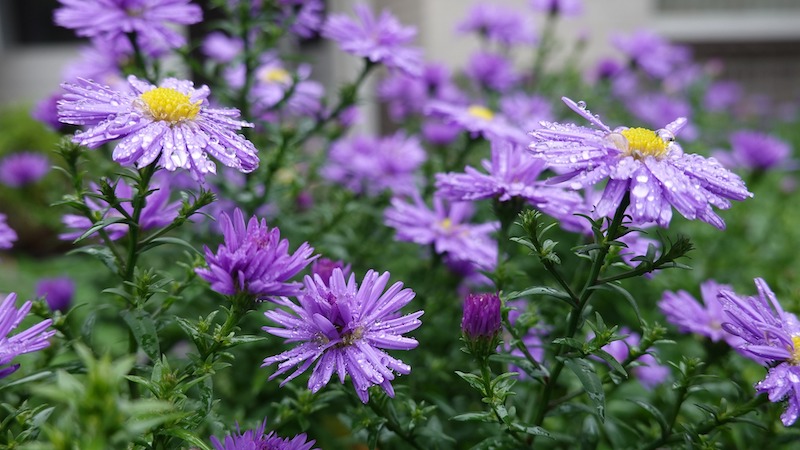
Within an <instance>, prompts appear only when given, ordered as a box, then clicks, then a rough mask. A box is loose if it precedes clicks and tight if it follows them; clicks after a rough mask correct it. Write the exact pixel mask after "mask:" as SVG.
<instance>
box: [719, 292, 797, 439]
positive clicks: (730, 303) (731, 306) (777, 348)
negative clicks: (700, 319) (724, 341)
mask: <svg viewBox="0 0 800 450" xmlns="http://www.w3.org/2000/svg"><path fill="white" fill-rule="evenodd" d="M755 283H756V287H757V289H758V296H757V297H740V296H738V295H736V293H734V292H732V291H729V290H722V291H720V293H719V300H720V302H722V308H723V310H724V311H725V313H726V314H727V315H728V320H729V321H728V322H725V323H723V324H722V328H723V329H724V330H725V331H727V332H728V333H731V334H733V335H735V336H738V337H740V338H742V339H743V341H744V343H743V344H742V345H741V346H740V347H739V349H740V350H741V351H742V352H743V353H745V354H749V355H752V356H754V357H755V358H760V359H761V361H762V363H763V364H765V365H770V366H772V367H770V369H769V372H768V373H767V376H766V377H765V378H764V379H763V380H762V381H759V382H758V383H756V386H755V388H756V391H757V392H759V393H766V394H767V395H768V396H769V400H770V401H771V402H780V401H783V400H788V402H787V405H786V411H784V413H783V414H782V415H781V421H782V422H783V424H784V425H785V426H787V427H788V426H790V425H792V424H793V423H795V421H797V417H798V415H799V414H800V381H798V380H800V322H798V320H797V316H795V315H794V314H792V313H787V312H784V310H783V308H781V305H780V303H778V299H777V298H776V297H775V294H774V293H773V292H772V290H771V289H770V288H769V286H767V283H766V282H765V281H764V280H763V279H761V278H756V279H755Z"/></svg>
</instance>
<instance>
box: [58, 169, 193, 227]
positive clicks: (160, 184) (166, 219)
mask: <svg viewBox="0 0 800 450" xmlns="http://www.w3.org/2000/svg"><path fill="white" fill-rule="evenodd" d="M150 188H151V189H153V190H154V192H153V193H151V194H150V195H149V196H148V197H147V200H146V202H145V205H144V208H142V211H141V213H140V216H139V229H141V230H151V229H154V228H160V227H163V226H166V225H168V224H169V223H171V222H172V221H173V220H174V219H175V217H177V215H178V208H180V202H172V203H169V197H170V189H169V183H168V182H167V180H166V178H164V177H163V176H156V177H154V178H153V183H152V185H151V186H150ZM92 190H93V191H94V192H95V193H99V192H100V188H99V186H97V185H96V184H94V183H92ZM114 195H115V196H116V197H117V198H118V199H120V200H122V201H120V207H121V208H122V209H123V210H124V211H125V212H126V213H127V214H128V215H131V214H133V205H131V201H130V200H131V199H132V198H133V196H134V192H133V188H132V187H130V186H129V185H128V184H127V183H126V182H124V181H122V180H117V183H116V185H114ZM85 202H86V206H88V207H89V209H90V210H92V211H93V212H94V213H95V216H96V217H97V219H108V218H112V217H124V216H123V214H122V213H120V212H119V211H117V210H116V209H114V208H110V207H109V205H108V203H107V202H105V201H103V200H99V199H96V198H93V197H88V196H87V197H85ZM61 220H62V222H63V223H64V225H65V226H66V227H67V228H71V229H72V230H73V231H68V232H66V233H62V234H60V235H59V236H58V237H59V238H61V239H65V240H74V239H77V238H79V237H80V236H82V235H83V234H84V233H85V232H86V230H88V229H89V228H91V227H92V226H93V225H94V223H93V222H92V221H91V220H89V218H87V217H85V216H79V215H76V214H65V215H64V217H63V218H62V219H61ZM104 230H105V232H106V233H108V237H109V238H110V239H111V240H117V239H119V238H121V237H123V236H125V235H126V234H128V225H127V224H124V223H114V224H111V225H109V226H107V227H105V228H104ZM92 234H94V233H92Z"/></svg>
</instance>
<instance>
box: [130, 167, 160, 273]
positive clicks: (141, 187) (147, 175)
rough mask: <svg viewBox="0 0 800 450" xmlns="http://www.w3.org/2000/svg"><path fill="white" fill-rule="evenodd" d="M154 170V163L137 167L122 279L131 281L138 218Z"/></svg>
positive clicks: (136, 253)
mask: <svg viewBox="0 0 800 450" xmlns="http://www.w3.org/2000/svg"><path fill="white" fill-rule="evenodd" d="M155 171H156V165H155V164H150V165H148V166H145V167H144V168H142V169H139V178H140V179H139V184H138V186H137V192H136V195H134V197H133V199H132V200H131V206H132V208H133V214H132V215H131V219H132V221H133V223H132V224H130V225H129V226H128V259H127V262H126V263H125V274H124V276H123V280H124V281H128V282H130V281H133V274H134V271H135V269H136V261H137V260H138V259H139V233H140V231H141V228H140V227H139V220H140V219H141V217H142V210H143V209H144V207H145V205H146V204H147V195H148V190H149V189H148V187H149V185H150V180H151V179H152V178H153V174H154V173H155ZM125 289H132V287H131V286H130V285H129V284H127V283H126V285H125Z"/></svg>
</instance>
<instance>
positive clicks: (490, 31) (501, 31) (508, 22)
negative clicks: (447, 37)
mask: <svg viewBox="0 0 800 450" xmlns="http://www.w3.org/2000/svg"><path fill="white" fill-rule="evenodd" d="M458 31H460V32H462V33H477V34H479V35H480V36H482V37H485V38H486V39H488V40H489V41H494V42H497V43H499V44H501V45H504V46H511V45H515V44H533V43H535V42H536V34H535V32H534V28H533V24H531V23H530V21H528V20H526V18H525V16H523V15H521V14H520V13H519V11H516V10H514V9H508V8H502V7H499V6H497V5H495V4H493V3H489V2H485V3H477V4H475V5H474V6H473V7H472V9H470V11H469V14H468V15H467V17H466V19H464V21H463V22H461V23H460V24H459V25H458Z"/></svg>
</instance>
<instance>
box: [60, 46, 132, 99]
mask: <svg viewBox="0 0 800 450" xmlns="http://www.w3.org/2000/svg"><path fill="white" fill-rule="evenodd" d="M130 59H131V57H130V52H129V49H127V48H120V46H119V45H116V44H115V43H114V42H113V41H108V40H104V39H95V40H93V41H91V44H90V45H86V46H84V47H82V48H81V50H80V57H79V58H78V59H77V60H75V61H73V62H72V63H70V64H69V65H68V66H67V67H66V68H65V69H64V73H63V79H64V80H66V81H69V82H75V81H78V80H79V79H80V78H85V79H87V80H94V81H97V82H98V83H101V84H105V85H108V86H112V87H113V88H115V89H119V90H127V89H128V83H127V82H126V81H125V76H124V75H123V73H122V67H123V66H126V65H128V64H130V63H131V61H130Z"/></svg>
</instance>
